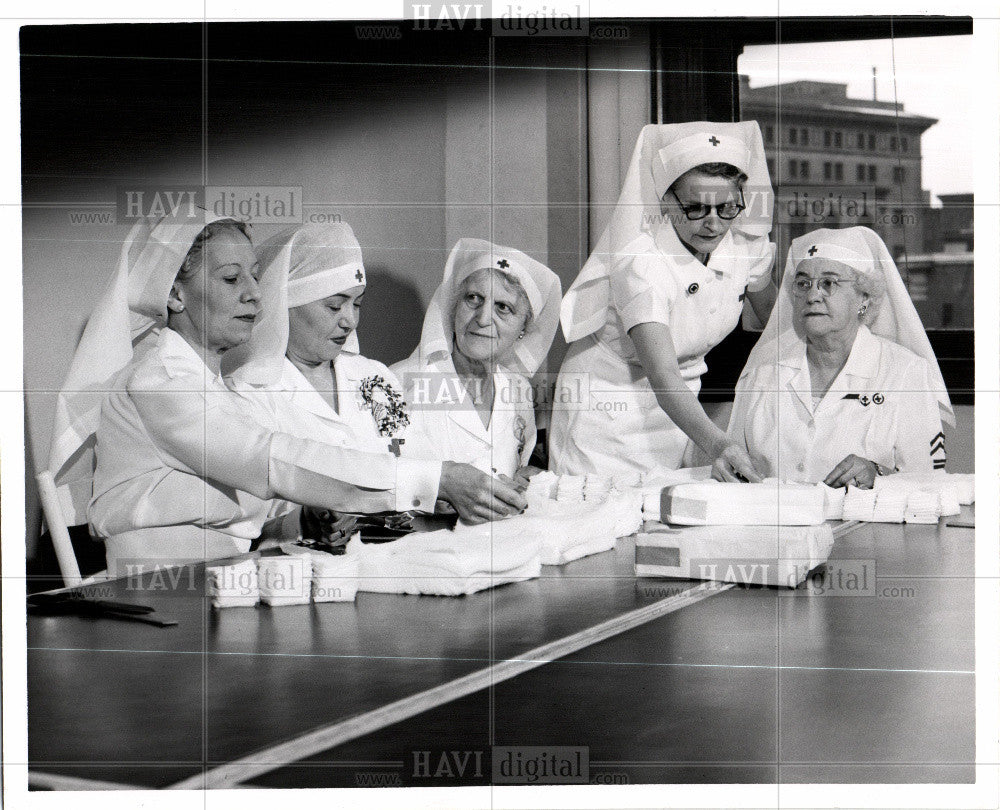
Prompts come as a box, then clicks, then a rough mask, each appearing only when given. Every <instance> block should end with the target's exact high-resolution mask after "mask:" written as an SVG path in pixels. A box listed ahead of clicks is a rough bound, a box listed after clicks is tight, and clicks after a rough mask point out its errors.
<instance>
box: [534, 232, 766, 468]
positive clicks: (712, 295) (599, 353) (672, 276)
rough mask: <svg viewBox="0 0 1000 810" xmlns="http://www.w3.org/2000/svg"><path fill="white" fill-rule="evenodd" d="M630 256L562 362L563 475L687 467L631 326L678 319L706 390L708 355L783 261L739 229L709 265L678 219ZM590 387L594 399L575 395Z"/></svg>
mask: <svg viewBox="0 0 1000 810" xmlns="http://www.w3.org/2000/svg"><path fill="white" fill-rule="evenodd" d="M629 253H632V254H634V255H633V256H632V258H631V259H630V260H629V261H627V262H623V263H622V265H621V267H619V268H617V269H616V271H615V272H614V273H612V274H611V275H610V277H609V281H610V285H611V299H612V306H610V307H609V308H608V314H607V320H606V322H605V325H604V327H603V328H602V329H600V330H599V331H598V332H596V333H594V334H593V335H589V336H587V337H585V338H582V339H581V340H578V341H576V342H574V343H573V344H571V346H570V348H569V351H568V352H567V355H566V359H565V360H564V361H563V365H562V368H561V369H560V372H559V380H558V382H557V383H556V394H555V398H554V403H555V404H554V408H553V414H552V427H551V430H550V438H549V454H550V458H551V464H550V466H551V467H552V469H553V470H555V471H556V472H560V473H569V474H574V475H579V474H583V473H598V474H601V475H607V476H623V477H625V478H635V477H638V475H640V474H645V473H651V472H654V471H656V470H672V469H677V468H678V467H680V466H681V460H682V457H683V455H684V450H685V447H686V445H687V442H688V439H687V436H686V435H685V434H684V433H683V431H681V430H680V428H678V427H677V426H676V425H675V424H674V423H673V422H672V421H671V420H670V418H669V417H668V416H667V415H666V414H665V413H664V412H663V410H662V408H660V406H659V403H658V402H657V400H656V394H655V392H654V391H653V389H652V386H651V385H650V383H649V377H648V376H647V374H646V371H645V369H644V368H643V367H642V364H641V362H640V361H639V358H638V356H637V354H636V351H635V346H634V345H633V344H632V340H631V338H629V336H628V331H629V329H631V328H632V327H633V326H636V325H638V324H641V323H662V324H665V325H666V326H669V327H670V335H671V337H672V339H673V343H674V350H675V352H676V354H677V362H678V365H679V367H680V372H681V376H682V377H683V378H684V380H685V381H686V382H687V384H688V387H689V388H690V389H691V390H692V391H693V392H695V393H697V392H698V390H699V389H700V387H701V375H702V374H704V373H705V371H706V370H707V368H708V367H707V366H706V364H705V355H706V354H707V353H708V352H709V351H710V350H711V349H712V348H714V347H715V346H716V345H717V344H718V343H720V342H721V341H722V339H723V338H724V337H726V335H728V334H729V333H730V332H731V331H732V330H733V329H734V328H735V327H736V324H737V323H738V322H739V319H740V313H741V312H742V311H743V302H744V299H745V294H746V292H747V290H748V289H749V290H751V291H757V290H761V289H764V288H765V287H766V286H767V285H768V284H769V283H770V270H771V266H772V264H773V261H774V252H773V245H772V244H771V243H770V242H768V240H767V239H766V238H763V237H762V238H759V239H748V238H747V237H745V236H743V235H742V234H740V233H738V232H736V231H732V230H731V231H729V232H728V233H727V234H726V236H725V237H723V239H722V240H721V241H720V243H719V245H718V247H717V248H716V249H715V251H714V252H713V253H712V255H711V256H710V257H709V261H708V264H707V265H705V264H702V263H701V262H700V261H699V260H698V259H697V258H695V257H694V256H693V255H691V253H690V252H689V251H688V250H687V249H686V248H684V246H683V245H682V244H681V242H680V240H679V239H678V237H677V234H676V232H675V231H674V230H673V228H672V227H669V226H665V227H662V228H660V230H659V231H658V233H657V236H656V238H655V240H654V238H653V237H651V236H649V235H648V234H644V235H643V236H641V237H639V238H638V239H636V240H635V241H634V242H632V243H631V245H630V246H629ZM577 380H583V381H585V383H586V384H585V385H578V384H577ZM588 389H589V400H588V401H586V402H581V403H576V402H572V401H570V400H571V399H572V397H571V395H572V393H573V392H574V391H577V390H580V391H588ZM567 397H569V400H567V401H566V402H561V401H560V400H561V399H563V400H566V398H567Z"/></svg>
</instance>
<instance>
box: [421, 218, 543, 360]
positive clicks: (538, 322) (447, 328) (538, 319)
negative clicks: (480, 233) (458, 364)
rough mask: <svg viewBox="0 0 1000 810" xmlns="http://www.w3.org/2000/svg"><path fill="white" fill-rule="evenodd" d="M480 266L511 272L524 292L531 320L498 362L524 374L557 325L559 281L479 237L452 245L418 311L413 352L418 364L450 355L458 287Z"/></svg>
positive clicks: (530, 261) (520, 254)
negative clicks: (432, 289) (422, 309)
mask: <svg viewBox="0 0 1000 810" xmlns="http://www.w3.org/2000/svg"><path fill="white" fill-rule="evenodd" d="M486 268H493V269H497V270H500V271H501V272H503V273H506V274H507V275H511V276H513V277H515V278H516V279H517V280H518V281H519V282H520V284H521V286H522V287H523V288H524V290H525V292H526V293H527V295H528V302H529V303H530V304H531V312H532V318H531V321H530V323H529V324H528V328H527V329H526V330H525V332H524V337H523V338H521V339H520V340H518V341H517V342H516V343H515V344H514V350H513V352H512V354H511V356H510V357H505V358H501V359H500V365H502V366H503V367H504V368H507V369H509V370H511V371H516V372H518V373H521V374H524V375H525V376H527V377H530V376H532V375H533V374H534V373H535V372H536V371H538V369H539V367H540V366H541V365H542V363H543V362H544V360H545V357H546V355H548V353H549V348H550V347H551V346H552V339H553V338H554V337H555V334H556V329H557V328H558V326H559V303H560V301H561V299H562V284H561V282H560V281H559V276H557V275H556V274H555V273H554V272H552V270H550V269H549V268H548V267H546V266H545V265H544V264H542V263H541V262H539V261H536V260H535V259H532V258H531V257H530V256H529V255H528V254H526V253H523V252H522V251H520V250H515V249H514V248H510V247H503V246H501V245H495V244H493V243H492V242H488V241H487V240H485V239H468V238H466V239H459V240H458V242H457V243H456V244H455V247H453V248H452V250H451V253H450V254H449V255H448V261H447V262H446V263H445V268H444V278H443V279H442V281H441V284H440V285H439V286H438V288H437V290H435V292H434V295H433V297H432V298H431V302H430V304H429V305H428V307H427V313H426V314H425V315H424V324H423V328H422V329H421V333H420V345H419V346H417V349H416V351H415V352H414V354H415V355H416V356H417V357H418V359H419V360H420V364H421V365H423V364H426V363H428V362H431V361H432V360H433V359H434V357H435V356H439V355H442V354H448V355H450V354H451V351H452V348H453V347H452V340H453V337H454V332H455V323H454V312H455V302H456V300H457V297H458V292H459V288H460V287H461V284H462V282H463V281H465V279H466V278H467V277H468V276H470V275H471V274H472V273H474V272H475V271H476V270H480V269H486Z"/></svg>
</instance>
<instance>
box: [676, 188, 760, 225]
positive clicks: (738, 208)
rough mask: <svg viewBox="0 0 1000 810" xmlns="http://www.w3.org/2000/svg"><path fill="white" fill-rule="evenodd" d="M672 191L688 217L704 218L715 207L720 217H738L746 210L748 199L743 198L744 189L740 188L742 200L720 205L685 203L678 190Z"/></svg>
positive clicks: (729, 201)
mask: <svg viewBox="0 0 1000 810" xmlns="http://www.w3.org/2000/svg"><path fill="white" fill-rule="evenodd" d="M670 193H671V194H673V195H674V199H675V200H677V204H678V205H679V206H680V207H681V211H683V212H684V216H686V217H687V218H688V219H692V220H694V219H704V218H705V217H707V216H708V215H709V214H711V213H712V209H715V213H716V214H718V216H719V219H736V217H738V216H739V215H740V213H741V212H742V211H745V210H746V207H747V206H746V200H745V199H744V198H743V189H740V201H739V202H735V201H733V200H728V201H727V202H724V203H720V204H719V205H709V204H708V203H686V204H685V203H683V202H681V198H680V197H678V196H677V192H675V191H674V190H673V189H670Z"/></svg>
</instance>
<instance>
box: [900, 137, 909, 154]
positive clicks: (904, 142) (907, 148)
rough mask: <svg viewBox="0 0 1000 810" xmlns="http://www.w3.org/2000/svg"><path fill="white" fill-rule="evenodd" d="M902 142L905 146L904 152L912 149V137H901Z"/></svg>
mask: <svg viewBox="0 0 1000 810" xmlns="http://www.w3.org/2000/svg"><path fill="white" fill-rule="evenodd" d="M901 143H902V146H903V151H904V152H909V151H910V139H909V138H902V139H901Z"/></svg>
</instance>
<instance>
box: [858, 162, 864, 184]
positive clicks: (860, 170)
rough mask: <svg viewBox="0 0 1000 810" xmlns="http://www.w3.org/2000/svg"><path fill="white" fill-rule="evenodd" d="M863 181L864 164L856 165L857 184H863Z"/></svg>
mask: <svg viewBox="0 0 1000 810" xmlns="http://www.w3.org/2000/svg"><path fill="white" fill-rule="evenodd" d="M864 179H865V164H864V163H859V164H858V182H859V183H861V182H864Z"/></svg>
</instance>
